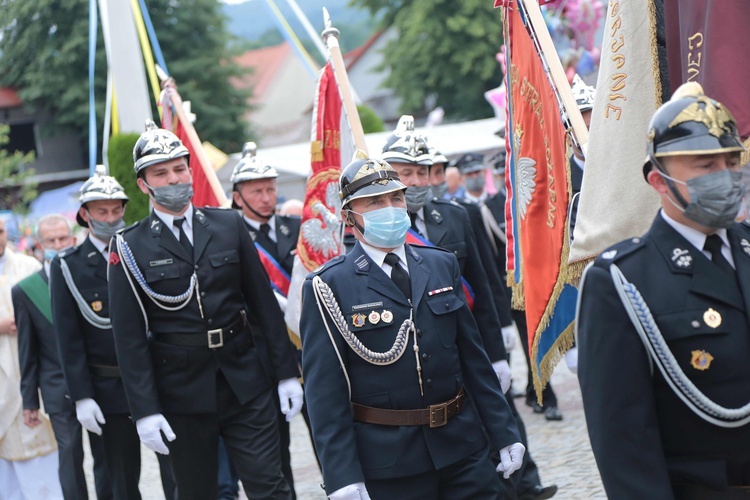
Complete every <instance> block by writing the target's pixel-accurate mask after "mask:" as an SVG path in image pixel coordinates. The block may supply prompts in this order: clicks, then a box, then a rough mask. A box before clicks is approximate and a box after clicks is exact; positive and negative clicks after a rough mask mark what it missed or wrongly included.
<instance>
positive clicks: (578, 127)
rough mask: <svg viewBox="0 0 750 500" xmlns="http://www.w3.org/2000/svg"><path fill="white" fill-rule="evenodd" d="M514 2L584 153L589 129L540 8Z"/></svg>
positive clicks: (524, 0) (529, 1) (528, 1)
mask: <svg viewBox="0 0 750 500" xmlns="http://www.w3.org/2000/svg"><path fill="white" fill-rule="evenodd" d="M516 2H517V3H518V6H519V8H520V9H521V13H522V14H523V15H524V17H526V19H527V22H528V23H529V25H530V28H531V29H530V34H531V35H532V38H533V39H534V42H535V43H534V44H535V45H536V46H537V49H538V50H539V52H540V54H539V56H540V57H541V58H542V63H543V65H544V67H545V69H546V70H547V75H549V78H550V79H551V80H552V84H553V89H555V92H556V94H557V95H558V97H559V99H560V101H561V104H562V106H563V108H564V109H565V113H566V114H567V115H568V120H570V126H571V128H572V129H573V134H574V135H575V139H576V140H577V142H578V144H579V146H580V147H581V149H582V150H583V151H584V154H585V152H586V145H587V144H588V142H589V130H588V128H586V123H585V122H584V121H583V117H582V116H581V112H580V111H579V110H578V105H577V104H576V100H575V98H573V91H572V90H571V89H570V83H569V82H568V77H567V76H565V70H564V69H563V67H562V63H561V62H560V57H559V56H558V55H557V49H555V44H554V43H553V42H552V37H551V36H550V34H549V31H548V30H547V24H546V23H545V22H544V16H542V10H541V9H540V8H539V4H538V3H537V0H516Z"/></svg>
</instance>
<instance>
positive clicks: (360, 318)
mask: <svg viewBox="0 0 750 500" xmlns="http://www.w3.org/2000/svg"><path fill="white" fill-rule="evenodd" d="M352 324H353V325H354V326H356V327H357V328H359V327H361V326H365V315H364V314H362V313H357V314H355V315H354V316H352Z"/></svg>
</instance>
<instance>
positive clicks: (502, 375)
mask: <svg viewBox="0 0 750 500" xmlns="http://www.w3.org/2000/svg"><path fill="white" fill-rule="evenodd" d="M492 368H493V369H494V370H495V375H497V378H498V380H500V388H501V389H502V390H503V394H505V393H506V392H508V389H510V376H511V373H510V365H509V364H508V361H506V360H504V359H503V360H500V361H495V362H494V363H492Z"/></svg>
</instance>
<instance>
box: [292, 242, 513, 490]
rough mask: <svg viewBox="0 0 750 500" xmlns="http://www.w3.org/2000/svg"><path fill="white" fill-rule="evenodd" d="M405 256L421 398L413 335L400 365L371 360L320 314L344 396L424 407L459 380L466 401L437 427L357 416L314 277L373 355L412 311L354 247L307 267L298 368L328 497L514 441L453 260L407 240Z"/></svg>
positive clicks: (448, 395) (449, 394)
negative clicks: (312, 268)
mask: <svg viewBox="0 0 750 500" xmlns="http://www.w3.org/2000/svg"><path fill="white" fill-rule="evenodd" d="M406 255H407V261H408V267H409V276H410V281H411V289H412V297H413V299H412V300H413V302H414V321H415V327H416V329H417V331H416V333H417V342H418V345H419V354H420V362H421V365H422V381H423V390H424V395H423V396H422V395H420V386H419V378H418V376H417V365H416V360H415V355H414V352H413V340H414V339H413V335H410V337H409V339H408V345H407V349H406V352H404V354H403V356H402V357H401V358H400V359H399V360H398V361H396V362H394V363H392V364H390V365H386V366H376V365H373V364H370V363H369V362H367V361H365V360H363V359H362V358H360V357H359V356H358V355H357V354H356V353H355V352H354V351H352V349H351V348H350V347H349V346H348V344H347V343H346V342H345V340H344V339H343V338H342V336H341V335H340V334H339V332H338V330H336V327H335V325H334V324H333V323H332V322H331V320H330V317H329V316H328V315H327V313H326V322H327V323H328V325H329V327H330V329H331V333H332V335H333V339H334V340H335V342H336V346H337V348H338V351H339V352H340V353H341V355H342V357H343V362H344V364H345V366H346V372H347V373H348V376H349V379H350V380H351V391H352V392H351V401H352V402H354V403H359V404H362V405H367V406H373V407H377V408H386V409H399V410H406V409H418V408H427V406H428V405H431V404H436V403H441V402H444V401H448V400H450V399H452V398H454V397H455V396H456V395H457V394H458V392H459V390H460V389H461V387H462V386H463V387H465V388H466V391H467V393H468V396H469V398H467V401H466V404H465V405H464V407H463V408H462V409H461V412H460V413H459V414H458V415H457V416H455V417H453V418H452V419H451V420H450V421H449V422H448V423H447V425H445V426H444V427H439V428H432V429H431V428H429V427H428V426H419V425H418V426H402V427H398V426H384V425H374V424H368V423H363V422H355V421H354V420H353V418H352V413H351V409H350V401H349V392H348V388H347V382H346V379H345V376H344V372H343V371H342V368H341V366H340V364H339V360H338V357H337V355H336V352H335V351H334V349H333V346H332V343H331V339H330V338H329V335H328V333H327V331H326V327H325V323H324V320H323V319H322V318H321V315H320V313H319V311H318V305H317V303H316V299H315V295H314V292H313V288H312V278H313V277H314V276H320V277H321V278H322V279H323V281H324V282H326V283H327V284H328V285H329V286H330V287H331V290H332V291H333V294H334V296H335V298H336V300H337V301H338V304H339V307H340V309H341V312H342V314H343V315H344V318H345V320H346V324H347V325H348V327H349V330H350V331H352V332H353V333H354V334H355V335H356V336H357V338H358V339H359V340H360V341H361V342H362V343H363V344H364V345H365V346H366V347H367V348H369V349H371V350H374V351H377V352H386V351H388V350H389V349H390V348H391V346H392V344H393V342H394V340H395V338H396V333H397V331H398V329H399V328H400V327H401V324H402V323H403V321H404V320H405V319H407V318H408V317H409V312H410V307H409V302H408V301H407V299H406V298H405V297H404V295H403V294H402V293H401V292H400V291H399V289H398V288H397V287H396V285H395V284H394V283H393V281H392V280H391V278H390V277H389V276H388V275H387V274H386V273H385V272H384V271H383V270H382V269H381V268H380V267H379V266H378V265H377V264H374V263H373V262H372V261H371V259H370V258H369V257H368V256H367V254H366V253H365V252H364V250H363V248H362V246H361V245H360V244H359V243H357V244H356V245H355V246H354V248H353V249H352V251H351V252H350V253H349V254H347V255H346V256H340V257H337V258H335V259H332V260H331V261H329V262H328V263H327V264H325V265H324V266H323V267H322V268H321V269H319V270H317V271H315V272H313V273H311V274H310V275H309V276H308V277H307V280H306V281H305V284H304V288H303V299H302V318H301V323H300V329H301V333H302V366H303V375H304V379H305V398H306V404H307V408H308V412H309V414H310V420H311V424H312V431H313V438H314V440H315V447H316V450H317V452H318V456H319V457H320V462H321V464H322V468H323V479H324V480H325V486H326V490H327V491H328V492H329V493H330V492H332V491H336V490H337V489H339V488H341V487H343V486H346V485H348V484H352V483H357V482H360V481H365V480H370V479H387V478H392V477H402V476H409V475H414V474H419V473H423V472H426V471H430V470H435V469H440V468H443V467H446V466H448V465H451V464H453V463H456V462H458V461H460V460H462V459H464V458H466V457H468V456H469V455H471V454H472V453H475V452H477V451H479V450H481V449H482V448H483V447H484V446H486V445H487V436H489V441H490V443H489V444H490V447H491V448H496V449H501V448H503V447H505V446H508V445H510V444H512V443H515V442H518V441H519V437H518V433H517V429H516V426H515V422H514V420H513V416H512V415H511V413H510V410H509V408H508V406H507V403H506V402H505V398H504V397H503V395H502V392H501V389H500V383H499V382H498V379H497V376H496V375H495V373H494V371H493V370H492V366H491V364H490V361H489V358H488V357H487V354H486V353H485V350H484V347H483V345H482V338H481V336H480V335H479V332H478V331H477V326H476V323H475V322H474V318H473V316H472V314H471V312H470V311H469V308H468V307H467V306H466V303H465V297H464V294H463V291H462V288H461V278H460V276H461V273H460V270H459V266H458V263H457V261H456V258H455V256H454V255H453V254H452V253H450V252H446V251H444V250H441V249H437V248H425V247H421V246H411V245H407V246H406ZM451 287H452V288H451ZM438 290H442V291H441V292H436V291H438ZM430 292H433V294H432V295H430ZM373 311H376V312H378V313H379V314H380V318H383V312H384V311H387V312H388V313H391V314H392V315H393V319H392V321H391V322H387V321H384V320H382V319H381V320H380V321H377V322H375V323H373V322H372V321H371V320H370V319H369V315H370V313H371V312H373ZM388 313H386V318H387V317H388V316H387V314H388ZM359 314H362V315H364V316H365V317H367V318H368V319H367V320H366V321H365V322H364V324H362V326H356V324H361V321H356V318H355V315H359Z"/></svg>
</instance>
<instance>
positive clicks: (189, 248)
mask: <svg viewBox="0 0 750 500" xmlns="http://www.w3.org/2000/svg"><path fill="white" fill-rule="evenodd" d="M183 222H185V218H184V217H183V218H180V219H175V220H174V225H175V227H176V228H177V231H178V232H179V233H180V245H182V248H184V249H185V251H186V252H187V254H188V255H189V256H190V258H191V259H192V258H193V245H192V244H191V243H190V240H189V239H188V237H187V234H185V229H183V227H182V223H183Z"/></svg>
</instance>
